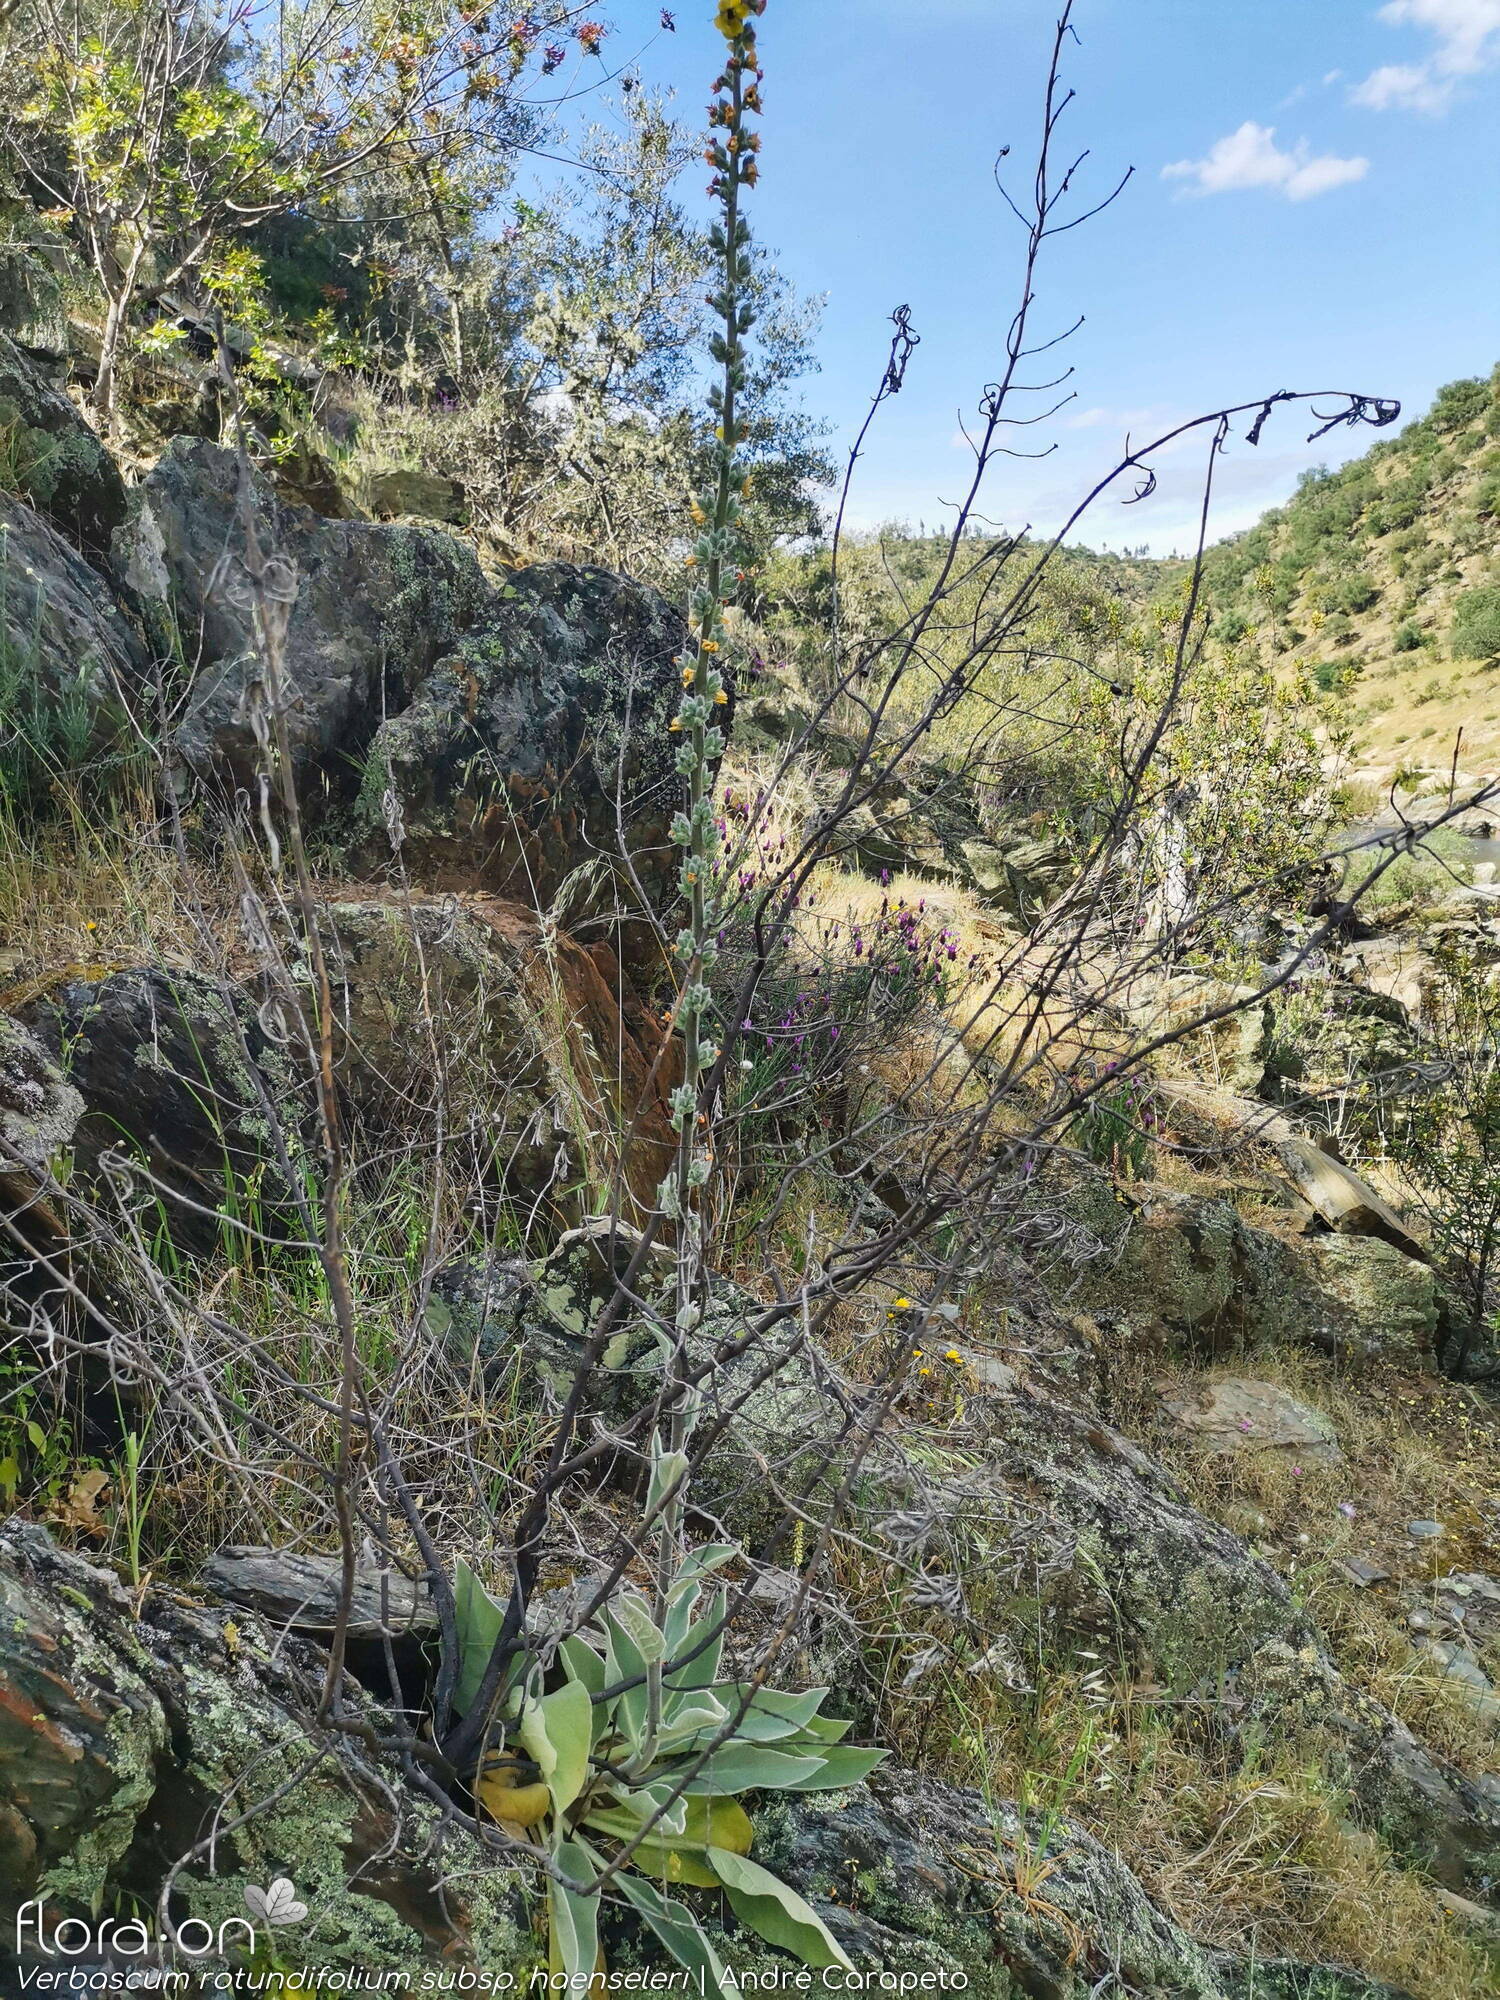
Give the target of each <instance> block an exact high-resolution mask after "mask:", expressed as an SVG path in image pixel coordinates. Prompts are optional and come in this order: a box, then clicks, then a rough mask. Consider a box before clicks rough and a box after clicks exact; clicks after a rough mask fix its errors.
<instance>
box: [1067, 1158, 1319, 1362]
mask: <svg viewBox="0 0 1500 2000" xmlns="http://www.w3.org/2000/svg"><path fill="white" fill-rule="evenodd" d="M1068 1205H1069V1209H1070V1211H1071V1212H1073V1213H1075V1214H1076V1215H1077V1217H1078V1219H1079V1220H1080V1221H1081V1222H1082V1223H1083V1224H1084V1226H1085V1227H1087V1228H1088V1229H1089V1230H1090V1231H1091V1232H1092V1233H1093V1234H1094V1235H1095V1236H1096V1237H1097V1239H1098V1242H1099V1246H1100V1253H1099V1255H1098V1256H1097V1257H1095V1258H1094V1259H1093V1260H1092V1261H1091V1262H1089V1263H1087V1264H1086V1265H1085V1266H1084V1267H1083V1270H1082V1271H1081V1273H1080V1272H1078V1271H1072V1272H1069V1273H1066V1274H1063V1273H1060V1274H1059V1278H1060V1279H1061V1281H1062V1282H1064V1283H1066V1284H1067V1287H1068V1293H1069V1296H1070V1297H1071V1298H1072V1299H1073V1300H1074V1301H1075V1302H1076V1303H1078V1304H1080V1305H1082V1306H1085V1307H1087V1308H1090V1309H1094V1310H1099V1309H1107V1310H1108V1311H1109V1312H1110V1313H1111V1314H1114V1315H1118V1316H1121V1317H1123V1318H1124V1319H1125V1320H1127V1321H1129V1322H1130V1324H1131V1326H1132V1328H1135V1329H1139V1330H1140V1331H1142V1332H1144V1331H1146V1330H1149V1329H1151V1328H1156V1329H1160V1330H1163V1331H1165V1332H1166V1333H1167V1334H1169V1335H1174V1336H1178V1337H1185V1338H1186V1340H1187V1341H1188V1343H1189V1344H1190V1345H1191V1346H1192V1347H1194V1348H1195V1349H1197V1350H1199V1351H1201V1352H1204V1353H1208V1354H1221V1353H1225V1352H1229V1351H1232V1350H1235V1349H1244V1348H1248V1349H1252V1350H1253V1349H1254V1348H1256V1347H1258V1346H1264V1345H1272V1344H1274V1343H1275V1342H1277V1341H1278V1340H1283V1339H1287V1338H1291V1337H1295V1335H1296V1331H1297V1327H1298V1323H1299V1319H1300V1318H1301V1317H1302V1316H1304V1315H1305V1314H1306V1313H1307V1312H1308V1311H1310V1310H1311V1308H1312V1302H1313V1296H1314V1287H1313V1285H1312V1284H1311V1282H1310V1281H1309V1278H1308V1275H1307V1273H1306V1271H1305V1269H1304V1267H1303V1265H1302V1263H1301V1261H1300V1259H1299V1253H1298V1250H1297V1249H1296V1248H1295V1247H1294V1246H1293V1245H1292V1244H1291V1243H1289V1242H1288V1241H1287V1240H1286V1239H1285V1238H1283V1237H1281V1236H1277V1235H1273V1234H1272V1233H1271V1232H1270V1231H1268V1230H1264V1229H1257V1228H1255V1227H1254V1226H1253V1225H1251V1224H1249V1223H1247V1222H1246V1221H1245V1219H1244V1218H1243V1216H1241V1215H1240V1214H1239V1212H1238V1210H1237V1209H1236V1208H1235V1207H1234V1204H1233V1203H1232V1202H1230V1201H1227V1200H1225V1199H1223V1198H1220V1197H1216V1196H1203V1195H1191V1194H1185V1193H1182V1192H1181V1191H1180V1190H1178V1189H1176V1188H1168V1187H1161V1186H1158V1185H1156V1184H1154V1183H1151V1182H1136V1183H1126V1184H1123V1185H1119V1186H1116V1185H1112V1184H1111V1183H1110V1182H1109V1181H1108V1179H1107V1178H1106V1177H1105V1176H1104V1175H1102V1174H1099V1173H1093V1172H1085V1173H1082V1174H1081V1175H1080V1176H1079V1179H1078V1185H1077V1187H1076V1188H1075V1190H1074V1191H1073V1192H1072V1193H1071V1194H1070V1196H1069V1198H1068Z"/></svg>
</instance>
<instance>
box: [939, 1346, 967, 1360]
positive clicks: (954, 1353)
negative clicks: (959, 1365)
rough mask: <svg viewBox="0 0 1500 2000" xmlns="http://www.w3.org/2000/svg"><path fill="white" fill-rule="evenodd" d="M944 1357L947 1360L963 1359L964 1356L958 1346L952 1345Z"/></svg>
mask: <svg viewBox="0 0 1500 2000" xmlns="http://www.w3.org/2000/svg"><path fill="white" fill-rule="evenodd" d="M943 1359H944V1360H945V1361H962V1360H963V1356H962V1355H961V1354H960V1353H959V1351H958V1349H957V1348H956V1347H950V1348H949V1349H948V1352H947V1353H946V1354H945V1355H944V1356H943Z"/></svg>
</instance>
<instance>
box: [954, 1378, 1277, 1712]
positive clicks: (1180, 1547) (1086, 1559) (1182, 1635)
mask: <svg viewBox="0 0 1500 2000" xmlns="http://www.w3.org/2000/svg"><path fill="white" fill-rule="evenodd" d="M981 1422H982V1426H983V1428H982V1432H981V1435H982V1436H983V1437H984V1439H985V1441H986V1449H987V1452H988V1453H989V1454H991V1455H992V1456H993V1459H994V1463H995V1466H996V1469H997V1471H998V1473H999V1475H1000V1478H1001V1480H1002V1481H1003V1483H1004V1485H1005V1486H1006V1488H1007V1489H1009V1490H1011V1491H1013V1492H1015V1493H1017V1494H1018V1495H1027V1494H1029V1495H1033V1496H1035V1497H1036V1498H1037V1499H1038V1500H1039V1501H1040V1502H1042V1503H1043V1504H1044V1506H1045V1508H1046V1510H1047V1512H1048V1513H1049V1515H1050V1516H1051V1517H1052V1518H1053V1519H1054V1520H1055V1521H1056V1523H1057V1524H1058V1527H1059V1529H1060V1530H1062V1531H1064V1532H1065V1534H1066V1537H1067V1540H1068V1544H1069V1548H1070V1550H1071V1551H1072V1553H1070V1554H1069V1557H1068V1560H1067V1562H1066V1564H1065V1565H1063V1568H1064V1570H1065V1573H1066V1575H1067V1577H1068V1579H1069V1581H1068V1582H1067V1583H1066V1585H1065V1586H1064V1588H1065V1593H1066V1592H1071V1593H1073V1594H1075V1595H1077V1594H1079V1593H1082V1594H1083V1596H1084V1597H1085V1598H1086V1597H1087V1596H1088V1594H1089V1590H1090V1578H1093V1579H1096V1580H1097V1581H1096V1586H1095V1587H1096V1588H1097V1590H1099V1591H1102V1593H1103V1598H1104V1601H1105V1604H1106V1605H1107V1610H1108V1616H1109V1617H1110V1619H1111V1620H1118V1621H1119V1622H1120V1624H1121V1625H1122V1626H1123V1627H1124V1630H1125V1632H1126V1633H1127V1634H1128V1635H1129V1637H1130V1639H1131V1641H1132V1642H1133V1643H1134V1644H1135V1645H1136V1646H1138V1647H1139V1648H1140V1649H1141V1651H1142V1653H1143V1654H1144V1655H1145V1656H1146V1657H1148V1658H1149V1659H1150V1661H1151V1662H1152V1665H1153V1666H1154V1668H1155V1670H1156V1672H1157V1674H1158V1675H1159V1676H1161V1677H1162V1678H1164V1679H1165V1680H1166V1681H1167V1682H1168V1683H1169V1684H1170V1685H1171V1686H1173V1687H1175V1688H1178V1689H1182V1690H1185V1689H1187V1688H1189V1687H1192V1686H1195V1685H1196V1684H1197V1683H1199V1682H1200V1681H1204V1680H1207V1681H1210V1682H1211V1681H1213V1680H1215V1679H1217V1677H1218V1676H1219V1675H1220V1674H1222V1673H1223V1672H1224V1671H1225V1669H1226V1668H1228V1667H1231V1666H1233V1665H1234V1664H1235V1662H1236V1661H1239V1660H1242V1659H1244V1658H1246V1657H1247V1656H1248V1655H1249V1654H1250V1653H1251V1652H1252V1651H1253V1650H1254V1649H1255V1647H1256V1646H1257V1645H1258V1644H1260V1643H1262V1642H1263V1641H1265V1640H1267V1639H1271V1638H1280V1639H1287V1640H1289V1641H1291V1642H1292V1643H1295V1644H1301V1643H1305V1642H1306V1641H1308V1640H1309V1639H1310V1637H1311V1627H1310V1626H1309V1624H1308V1622H1307V1619H1306V1616H1305V1614H1304V1613H1303V1612H1302V1611H1301V1610H1300V1609H1299V1608H1298V1606H1297V1605H1296V1603H1295V1602H1294V1601H1293V1598H1292V1595H1291V1593H1290V1591H1289V1590H1288V1589H1287V1586H1286V1584H1285V1583H1284V1582H1283V1580H1282V1579H1281V1577H1280V1576H1278V1575H1277V1573H1276V1571H1275V1570H1274V1569H1272V1568H1271V1566H1270V1564H1269V1563H1267V1562H1264V1561H1263V1560H1262V1559H1261V1558H1260V1557H1259V1556H1257V1555H1256V1554H1255V1553H1254V1551H1253V1550H1252V1549H1251V1548H1250V1546H1249V1544H1248V1543H1247V1542H1246V1541H1245V1540H1244V1538H1243V1537H1242V1536H1240V1535H1237V1534H1235V1533H1234V1532H1233V1530H1232V1529H1229V1528H1226V1527H1223V1526H1221V1525H1220V1524H1219V1523H1218V1522H1216V1521H1213V1520H1210V1519H1209V1518H1208V1516H1207V1515H1204V1514H1200V1513H1199V1512H1198V1511H1197V1509H1196V1508H1194V1507H1191V1506H1189V1505H1188V1504H1187V1502H1186V1501H1185V1500H1184V1499H1183V1498H1182V1496H1181V1494H1180V1493H1179V1491H1178V1490H1177V1488H1176V1487H1175V1485H1174V1484H1173V1482H1172V1481H1171V1480H1170V1479H1169V1478H1168V1476H1167V1474H1166V1473H1165V1472H1164V1471H1163V1470H1162V1468H1161V1467H1160V1466H1159V1465H1158V1464H1157V1463H1156V1462H1155V1460H1153V1459H1152V1458H1150V1457H1149V1456H1148V1455H1147V1454H1146V1453H1145V1452H1143V1451H1141V1450H1140V1449H1139V1447H1137V1446H1136V1445H1133V1444H1132V1443H1131V1442H1130V1441H1129V1440H1128V1439H1127V1438H1125V1437H1123V1436H1122V1435H1121V1434H1120V1433H1119V1432H1117V1431H1115V1430H1114V1429H1112V1428H1111V1427H1110V1426H1109V1425H1107V1424H1105V1423H1103V1422H1101V1421H1100V1420H1099V1418H1098V1417H1097V1416H1095V1415H1094V1414H1093V1413H1092V1412H1090V1411H1087V1410H1082V1409H1077V1408H1074V1407H1072V1406H1071V1405H1069V1404H1067V1403H1064V1402H1062V1401H1060V1400H1059V1399H1058V1398H1057V1397H1055V1396H1053V1395H1051V1394H1048V1393H1046V1392H1045V1391H1041V1390H1037V1389H1021V1390H1018V1391H1017V1392H1015V1393H1013V1394H1010V1395H997V1396H991V1397H987V1398H986V1399H985V1400H984V1402H983V1404H982V1408H981Z"/></svg>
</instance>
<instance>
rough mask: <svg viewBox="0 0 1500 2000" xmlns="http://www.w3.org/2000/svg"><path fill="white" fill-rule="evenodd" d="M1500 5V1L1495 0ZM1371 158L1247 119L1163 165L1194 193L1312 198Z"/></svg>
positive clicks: (1364, 167) (1363, 168)
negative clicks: (1339, 153) (1280, 134)
mask: <svg viewBox="0 0 1500 2000" xmlns="http://www.w3.org/2000/svg"><path fill="white" fill-rule="evenodd" d="M1496 4H1497V5H1500V0H1496ZM1369 167H1370V163H1369V161H1368V160H1365V159H1353V160H1341V159H1339V158H1337V157H1336V155H1334V154H1332V153H1320V154H1316V155H1315V154H1313V153H1312V152H1311V151H1310V150H1309V148H1308V144H1307V141H1306V140H1305V139H1299V140H1298V141H1297V143H1296V145H1295V146H1293V147H1292V148H1291V149H1290V151H1286V150H1284V149H1283V148H1282V147H1280V146H1278V145H1277V143H1276V128H1275V126H1274V125H1257V124H1256V123H1255V122H1254V120H1253V119H1249V118H1247V119H1246V120H1245V122H1244V124H1243V125H1241V127H1240V128H1239V130H1238V131H1237V132H1231V133H1229V134H1228V135H1227V136H1226V137H1225V138H1223V139H1220V140H1218V141H1217V142H1216V143H1215V144H1214V145H1213V146H1212V147H1211V148H1210V149H1209V151H1208V153H1207V154H1206V155H1205V156H1204V158H1203V159H1201V160H1174V161H1173V162H1172V164H1171V165H1170V166H1166V167H1163V168H1162V170H1161V171H1162V178H1163V179H1164V180H1187V181H1190V182H1191V183H1192V187H1191V189H1190V190H1189V192H1191V193H1193V194H1227V193H1228V192H1229V191H1230V190H1231V189H1234V188H1274V189H1275V190H1276V191H1277V193H1279V194H1284V195H1285V196H1286V198H1287V200H1288V201H1307V200H1309V199H1310V198H1311V197H1312V196H1313V195H1315V194H1327V192H1328V190H1329V189H1330V188H1336V187H1343V186H1345V185H1346V184H1347V183H1348V182H1349V181H1359V180H1363V179H1364V177H1365V175H1366V173H1367V172H1368V171H1369Z"/></svg>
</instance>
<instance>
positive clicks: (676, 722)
mask: <svg viewBox="0 0 1500 2000" xmlns="http://www.w3.org/2000/svg"><path fill="white" fill-rule="evenodd" d="M667 728H668V730H669V731H673V730H680V729H681V728H682V717H681V716H680V715H674V716H673V717H672V720H671V721H670V722H669V723H668V724H667Z"/></svg>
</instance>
